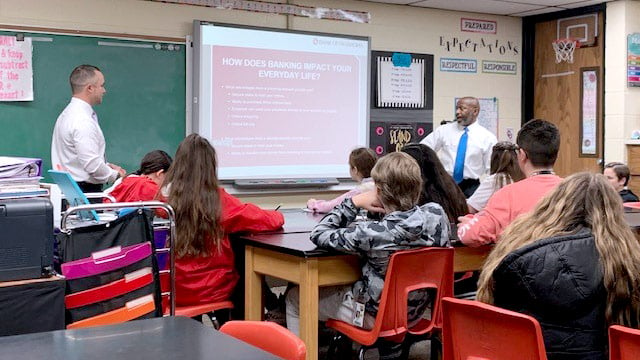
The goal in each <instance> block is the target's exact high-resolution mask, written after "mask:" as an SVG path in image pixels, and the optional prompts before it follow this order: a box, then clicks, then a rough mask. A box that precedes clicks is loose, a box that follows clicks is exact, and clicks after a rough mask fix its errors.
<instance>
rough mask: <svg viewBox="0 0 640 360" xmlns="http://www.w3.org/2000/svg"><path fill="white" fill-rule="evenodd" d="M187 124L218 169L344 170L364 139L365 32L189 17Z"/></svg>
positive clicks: (254, 175) (287, 173)
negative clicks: (189, 118)
mask: <svg viewBox="0 0 640 360" xmlns="http://www.w3.org/2000/svg"><path fill="white" fill-rule="evenodd" d="M193 115H194V122H193V126H194V131H195V132H197V133H199V134H200V135H202V136H203V137H205V138H207V139H208V140H209V141H210V142H211V144H212V145H213V146H214V147H215V149H216V152H217V155H218V177H219V178H220V179H222V180H235V179H282V178H317V177H338V178H345V177H349V165H348V156H349V152H350V151H351V150H352V149H354V148H356V147H359V146H367V143H368V139H367V137H368V118H369V38H366V37H356V36H342V35H332V34H320V33H307V32H292V31H283V30H275V29H268V28H254V27H241V26H235V25H229V24H217V23H208V22H202V21H195V22H194V106H193Z"/></svg>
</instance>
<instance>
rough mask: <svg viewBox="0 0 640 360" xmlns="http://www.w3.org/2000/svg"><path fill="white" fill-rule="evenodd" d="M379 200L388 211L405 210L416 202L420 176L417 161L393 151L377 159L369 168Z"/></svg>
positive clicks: (420, 180) (419, 189) (420, 183)
mask: <svg viewBox="0 0 640 360" xmlns="http://www.w3.org/2000/svg"><path fill="white" fill-rule="evenodd" d="M371 177H372V178H373V181H374V182H375V184H376V188H377V189H378V196H379V197H380V202H382V205H383V206H384V208H385V209H386V210H387V211H388V212H392V211H407V210H409V209H411V208H413V207H414V206H416V204H417V203H418V198H419V197H420V191H421V189H422V177H421V175H420V167H419V166H418V163H417V162H416V161H415V160H414V159H413V158H412V157H411V156H409V155H407V154H405V153H403V152H393V153H390V154H387V155H385V156H383V157H381V158H380V160H378V162H377V163H376V165H375V166H374V167H373V169H372V170H371Z"/></svg>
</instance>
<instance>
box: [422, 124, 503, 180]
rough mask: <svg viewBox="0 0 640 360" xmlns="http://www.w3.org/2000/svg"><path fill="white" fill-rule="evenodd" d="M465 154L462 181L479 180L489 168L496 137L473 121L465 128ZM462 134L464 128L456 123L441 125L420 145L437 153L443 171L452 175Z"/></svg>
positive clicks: (496, 140)
mask: <svg viewBox="0 0 640 360" xmlns="http://www.w3.org/2000/svg"><path fill="white" fill-rule="evenodd" d="M467 129H468V131H469V135H468V139H467V152H466V153H465V158H464V175H463V177H464V179H480V177H481V176H482V175H484V174H485V173H488V172H489V169H490V168H491V151H492V148H493V145H495V144H496V143H497V142H498V139H496V136H495V135H493V134H492V133H491V132H490V131H489V130H487V129H486V128H484V127H483V126H482V125H480V124H478V122H477V121H475V122H474V123H473V124H471V125H469V126H467ZM462 133H464V126H461V125H458V123H457V122H453V123H449V124H445V125H441V126H439V127H437V128H436V129H435V130H434V131H432V132H431V134H429V135H428V136H427V137H426V138H424V139H423V140H422V141H421V142H420V143H422V144H425V145H427V146H428V147H430V148H431V149H433V150H434V151H435V152H437V153H438V157H439V158H440V161H442V165H444V168H445V170H447V172H448V173H449V174H451V175H453V166H454V164H455V162H456V154H457V152H458V143H459V142H460V136H462Z"/></svg>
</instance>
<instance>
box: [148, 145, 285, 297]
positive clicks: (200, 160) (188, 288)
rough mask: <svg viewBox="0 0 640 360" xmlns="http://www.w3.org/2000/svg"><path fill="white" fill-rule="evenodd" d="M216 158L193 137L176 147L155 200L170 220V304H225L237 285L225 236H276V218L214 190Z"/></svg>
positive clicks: (278, 217)
mask: <svg viewBox="0 0 640 360" xmlns="http://www.w3.org/2000/svg"><path fill="white" fill-rule="evenodd" d="M216 164H217V160H216V152H215V150H214V149H213V147H212V146H211V145H210V144H209V142H208V141H207V140H206V139H205V138H203V137H201V136H199V135H197V134H191V135H189V136H187V137H186V138H185V139H184V140H183V141H182V142H181V143H180V146H178V150H177V151H176V156H175V159H174V161H173V164H172V165H171V167H170V168H169V171H167V176H166V178H165V185H164V186H163V187H162V190H161V194H160V195H161V200H165V201H167V202H168V203H169V205H171V207H173V210H174V211H175V215H176V239H175V240H176V241H175V249H173V251H175V252H176V304H177V305H179V306H186V305H197V304H206V303H211V302H218V301H225V300H229V299H230V297H231V294H232V292H233V290H234V288H235V286H236V283H237V282H238V277H239V276H238V272H237V271H236V269H235V265H234V255H233V250H232V249H231V244H230V243H229V234H231V233H235V232H241V231H253V232H258V231H269V230H276V229H279V228H280V227H282V225H283V224H284V217H283V216H282V214H281V213H279V212H277V211H272V210H263V209H260V208H259V207H257V206H255V205H253V204H243V203H242V202H240V200H238V199H236V198H235V197H233V196H231V195H229V194H227V192H226V191H225V190H224V189H223V188H222V187H220V186H219V184H218V175H217V165H216Z"/></svg>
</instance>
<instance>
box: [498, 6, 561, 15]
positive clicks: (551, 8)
mask: <svg viewBox="0 0 640 360" xmlns="http://www.w3.org/2000/svg"><path fill="white" fill-rule="evenodd" d="M563 10H566V9H565V8H561V7H554V6H547V7H544V8H542V9H538V10H531V11H525V12H521V13H515V14H510V15H512V16H523V17H524V16H531V15H539V14H547V13H552V12H556V11H563Z"/></svg>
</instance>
